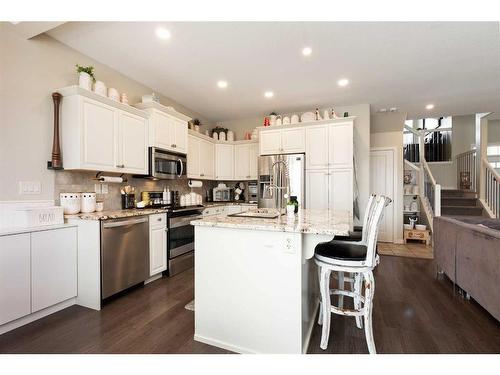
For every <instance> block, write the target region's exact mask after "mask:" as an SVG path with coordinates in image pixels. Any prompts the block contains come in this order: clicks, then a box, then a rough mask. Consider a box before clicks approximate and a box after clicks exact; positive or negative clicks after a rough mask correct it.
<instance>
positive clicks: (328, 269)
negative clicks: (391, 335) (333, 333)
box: [314, 195, 391, 354]
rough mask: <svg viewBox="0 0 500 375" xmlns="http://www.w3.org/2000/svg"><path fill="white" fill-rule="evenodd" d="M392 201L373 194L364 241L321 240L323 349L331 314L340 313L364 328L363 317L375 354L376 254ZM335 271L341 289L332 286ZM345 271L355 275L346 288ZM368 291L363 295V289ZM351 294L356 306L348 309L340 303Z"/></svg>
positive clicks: (318, 259)
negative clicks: (333, 298) (386, 210)
mask: <svg viewBox="0 0 500 375" xmlns="http://www.w3.org/2000/svg"><path fill="white" fill-rule="evenodd" d="M389 203H391V199H390V198H387V197H384V196H377V195H372V196H371V197H370V201H369V204H368V209H367V212H366V213H365V219H364V226H363V235H362V240H361V241H358V242H355V241H338V240H335V239H334V240H332V241H330V242H322V243H320V244H318V245H317V246H316V248H315V251H314V253H315V254H314V258H315V262H316V264H317V265H318V268H319V270H318V272H319V287H320V293H321V306H320V321H321V324H322V325H323V329H322V334H321V345H320V347H321V349H323V350H325V349H326V347H327V346H328V338H329V335H330V320H331V313H334V314H338V315H347V316H354V317H355V318H356V325H357V327H358V328H360V329H361V328H363V324H362V318H363V320H364V328H365V336H366V342H367V345H368V351H369V352H370V354H375V353H376V349H375V343H374V340H373V328H372V310H373V297H374V292H375V282H374V279H373V269H374V268H375V267H376V266H377V264H378V263H379V257H378V255H377V254H376V245H377V236H378V228H379V226H380V222H381V220H382V217H383V212H384V208H385V207H386V206H387V205H388V204H389ZM332 272H336V273H338V275H339V276H338V279H339V288H338V289H330V276H331V273H332ZM344 273H349V274H351V275H352V276H351V277H350V278H349V282H350V283H351V285H352V287H351V290H346V289H345V288H344V285H343V284H344V276H343V274H344ZM363 283H364V289H365V293H364V295H363V293H362V289H363ZM332 294H333V295H338V296H339V306H338V307H337V306H333V305H331V299H330V295H332ZM344 296H346V297H351V298H353V302H354V309H346V308H344V307H343V304H342V303H341V302H342V301H341V300H342V299H343V297H344Z"/></svg>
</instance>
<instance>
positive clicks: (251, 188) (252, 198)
mask: <svg viewBox="0 0 500 375" xmlns="http://www.w3.org/2000/svg"><path fill="white" fill-rule="evenodd" d="M258 191H259V189H258V184H257V182H249V183H248V202H249V203H257V202H258V200H259V193H258Z"/></svg>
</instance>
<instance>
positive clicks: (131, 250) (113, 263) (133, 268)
mask: <svg viewBox="0 0 500 375" xmlns="http://www.w3.org/2000/svg"><path fill="white" fill-rule="evenodd" d="M148 276H149V221H148V216H141V217H133V218H123V219H110V220H104V221H102V223H101V298H102V299H105V298H107V297H110V296H112V295H113V294H116V293H118V292H120V291H122V290H125V289H127V288H129V287H131V286H133V285H136V284H139V283H141V282H143V281H144V280H146V279H147V278H148Z"/></svg>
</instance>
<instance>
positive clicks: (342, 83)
mask: <svg viewBox="0 0 500 375" xmlns="http://www.w3.org/2000/svg"><path fill="white" fill-rule="evenodd" d="M348 84H349V80H348V79H347V78H342V79H339V80H338V81H337V85H339V86H342V87H344V86H347V85H348Z"/></svg>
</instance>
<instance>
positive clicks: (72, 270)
mask: <svg viewBox="0 0 500 375" xmlns="http://www.w3.org/2000/svg"><path fill="white" fill-rule="evenodd" d="M76 295H77V229H76V228H63V229H56V230H47V231H41V232H33V233H31V310H32V312H36V311H39V310H42V309H44V308H46V307H49V306H52V305H55V304H57V303H59V302H63V301H65V300H67V299H70V298H72V297H75V296H76Z"/></svg>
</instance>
